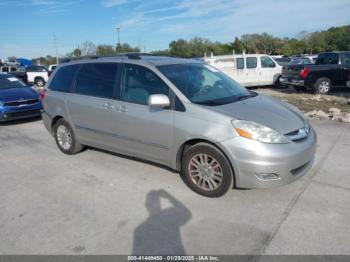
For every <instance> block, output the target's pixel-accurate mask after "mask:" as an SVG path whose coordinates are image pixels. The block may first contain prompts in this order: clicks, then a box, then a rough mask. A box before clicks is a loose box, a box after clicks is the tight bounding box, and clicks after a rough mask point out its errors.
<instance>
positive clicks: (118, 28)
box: [116, 26, 120, 46]
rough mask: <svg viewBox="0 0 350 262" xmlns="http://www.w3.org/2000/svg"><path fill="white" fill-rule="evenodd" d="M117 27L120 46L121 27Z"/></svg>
mask: <svg viewBox="0 0 350 262" xmlns="http://www.w3.org/2000/svg"><path fill="white" fill-rule="evenodd" d="M116 29H117V33H118V45H119V46H120V27H119V26H118V27H117V28H116Z"/></svg>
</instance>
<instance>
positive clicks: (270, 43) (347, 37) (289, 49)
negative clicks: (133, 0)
mask: <svg viewBox="0 0 350 262" xmlns="http://www.w3.org/2000/svg"><path fill="white" fill-rule="evenodd" d="M333 50H341V51H350V25H347V26H340V27H331V28H329V29H327V30H325V31H318V32H312V33H308V32H305V31H303V32H301V33H300V34H299V35H298V37H296V38H279V37H275V36H273V35H270V34H268V33H261V34H245V35H242V36H241V37H236V38H235V39H234V40H233V41H232V42H228V43H221V42H218V41H215V42H213V41H211V40H209V39H207V38H202V37H195V38H193V39H191V40H185V39H178V40H174V41H171V42H170V43H169V48H167V49H164V50H158V51H153V52H152V53H153V54H156V55H170V56H177V57H184V58H193V57H203V56H204V55H205V54H206V55H208V56H209V55H210V54H211V53H213V54H214V55H226V54H232V53H233V52H234V53H243V52H245V53H264V54H270V55H286V56H291V55H301V54H317V53H319V52H324V51H333ZM127 52H140V48H139V47H132V46H131V45H129V44H128V43H123V44H117V45H116V46H113V45H107V44H100V45H95V44H94V43H93V42H90V41H86V42H84V43H83V44H82V45H80V46H79V47H78V48H76V49H74V50H73V51H72V52H70V53H68V54H66V56H65V59H72V58H73V59H74V58H79V57H85V56H95V55H100V56H103V55H115V54H119V53H127ZM36 60H39V61H40V62H41V63H42V64H50V63H51V64H52V63H56V62H55V58H54V57H52V56H46V57H41V58H37V59H36Z"/></svg>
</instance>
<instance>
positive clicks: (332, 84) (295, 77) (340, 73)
mask: <svg viewBox="0 0 350 262" xmlns="http://www.w3.org/2000/svg"><path fill="white" fill-rule="evenodd" d="M280 82H281V83H282V84H284V85H290V86H293V87H294V88H295V89H296V90H298V91H301V90H309V91H313V92H317V93H320V94H327V93H328V92H330V91H331V90H332V89H333V88H336V87H350V52H349V51H347V52H325V53H321V54H319V55H318V57H317V59H316V62H315V64H308V65H303V64H296V65H295V64H294V65H293V64H290V65H285V66H283V69H282V76H281V78H280Z"/></svg>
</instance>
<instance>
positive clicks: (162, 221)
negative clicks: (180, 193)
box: [132, 190, 192, 255]
mask: <svg viewBox="0 0 350 262" xmlns="http://www.w3.org/2000/svg"><path fill="white" fill-rule="evenodd" d="M162 199H163V200H167V201H168V202H169V203H170V207H167V208H162V201H161V200H162ZM145 206H146V209H147V211H148V213H149V216H148V218H147V219H146V221H144V222H143V223H141V224H140V225H139V226H137V227H136V229H135V230H134V238H133V248H132V254H133V255H148V254H153V255H154V254H163V255H184V254H185V253H186V250H185V247H184V246H183V243H182V239H181V232H180V229H181V226H183V225H185V224H186V223H187V222H188V221H189V220H190V219H191V217H192V214H191V212H190V210H189V209H188V208H187V207H186V206H185V205H184V204H182V203H181V202H180V201H178V200H177V199H176V198H175V197H173V196H172V195H170V194H169V193H168V192H166V191H165V190H152V191H150V192H149V193H148V194H147V196H146V202H145Z"/></svg>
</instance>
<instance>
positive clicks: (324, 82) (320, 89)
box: [314, 77, 332, 94]
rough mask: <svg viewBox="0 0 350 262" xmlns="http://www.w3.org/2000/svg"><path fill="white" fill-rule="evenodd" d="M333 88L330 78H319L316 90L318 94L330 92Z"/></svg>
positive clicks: (315, 86)
mask: <svg viewBox="0 0 350 262" xmlns="http://www.w3.org/2000/svg"><path fill="white" fill-rule="evenodd" d="M331 88H332V81H331V80H330V79H329V78H325V77H323V78H320V79H317V81H316V83H315V85H314V90H315V92H316V93H318V94H328V93H329V91H330V90H331Z"/></svg>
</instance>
